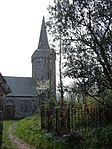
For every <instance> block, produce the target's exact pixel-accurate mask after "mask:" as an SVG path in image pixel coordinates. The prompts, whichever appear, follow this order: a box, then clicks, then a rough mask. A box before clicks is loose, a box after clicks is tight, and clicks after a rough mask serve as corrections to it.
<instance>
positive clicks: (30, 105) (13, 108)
mask: <svg viewBox="0 0 112 149" xmlns="http://www.w3.org/2000/svg"><path fill="white" fill-rule="evenodd" d="M38 105H39V102H38V100H37V97H6V99H5V101H4V116H5V117H8V114H9V118H10V117H12V118H13V115H14V118H22V117H26V116H30V115H31V114H32V113H34V112H35V111H36V109H37V107H38Z"/></svg>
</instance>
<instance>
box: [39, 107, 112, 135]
mask: <svg viewBox="0 0 112 149" xmlns="http://www.w3.org/2000/svg"><path fill="white" fill-rule="evenodd" d="M111 122H112V110H111V109H108V108H106V107H100V106H98V107H95V108H93V107H79V108H75V107H73V106H72V107H71V106H63V107H45V106H42V107H41V128H42V129H46V130H48V131H49V132H54V133H56V134H67V133H70V132H84V131H87V130H88V131H91V130H92V129H93V128H96V127H99V126H105V125H107V124H109V123H111Z"/></svg>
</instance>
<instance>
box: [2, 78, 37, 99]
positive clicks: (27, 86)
mask: <svg viewBox="0 0 112 149" xmlns="http://www.w3.org/2000/svg"><path fill="white" fill-rule="evenodd" d="M4 78H5V80H6V82H7V84H8V85H9V86H10V88H11V90H12V93H10V94H8V96H37V92H36V88H35V84H34V81H33V79H32V78H30V77H10V76H4Z"/></svg>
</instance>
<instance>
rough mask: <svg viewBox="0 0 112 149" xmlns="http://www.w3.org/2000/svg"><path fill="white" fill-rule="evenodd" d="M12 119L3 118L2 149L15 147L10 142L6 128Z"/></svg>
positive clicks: (7, 128)
mask: <svg viewBox="0 0 112 149" xmlns="http://www.w3.org/2000/svg"><path fill="white" fill-rule="evenodd" d="M12 123H13V121H9V120H5V121H4V122H3V136H2V149H16V148H15V146H14V145H13V144H12V143H11V141H10V139H9V135H8V130H9V127H10V125H11V124H12Z"/></svg>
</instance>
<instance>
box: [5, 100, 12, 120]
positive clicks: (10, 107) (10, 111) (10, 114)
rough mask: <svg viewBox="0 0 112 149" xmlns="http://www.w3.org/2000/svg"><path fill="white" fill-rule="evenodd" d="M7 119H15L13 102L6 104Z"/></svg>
mask: <svg viewBox="0 0 112 149" xmlns="http://www.w3.org/2000/svg"><path fill="white" fill-rule="evenodd" d="M5 119H14V103H13V102H12V101H11V100H10V101H7V102H6V104H5Z"/></svg>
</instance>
